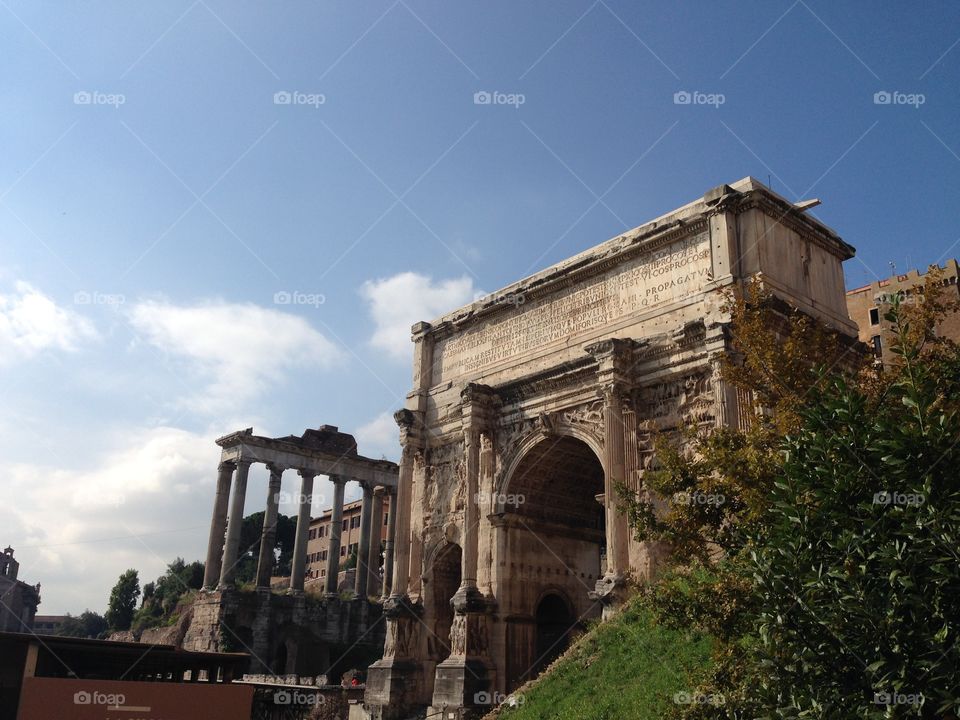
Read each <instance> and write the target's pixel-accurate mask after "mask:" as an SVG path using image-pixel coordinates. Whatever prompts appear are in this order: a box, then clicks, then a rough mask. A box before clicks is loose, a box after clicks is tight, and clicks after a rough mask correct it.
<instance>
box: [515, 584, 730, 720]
mask: <svg viewBox="0 0 960 720" xmlns="http://www.w3.org/2000/svg"><path fill="white" fill-rule="evenodd" d="M643 603H644V600H643V599H641V598H635V599H634V600H633V601H631V602H630V604H629V605H628V606H627V607H626V608H625V609H624V610H623V612H621V613H620V614H619V615H618V616H617V617H616V618H614V619H613V620H611V621H609V622H606V623H600V624H598V625H596V626H595V627H594V628H593V629H592V630H591V631H590V632H589V633H587V634H586V635H584V636H583V637H582V638H580V639H579V640H578V641H577V642H576V643H575V644H574V645H573V647H571V648H570V649H569V650H568V651H567V653H565V654H564V656H563V657H561V658H560V659H559V660H558V661H557V662H555V663H554V664H553V666H552V667H551V668H550V669H549V670H548V671H547V672H546V673H544V674H543V675H542V676H541V677H540V678H538V679H537V680H534V681H533V682H532V683H528V684H527V685H525V686H524V687H522V688H520V689H518V690H517V692H516V693H515V694H514V695H515V696H516V697H517V698H518V699H522V704H520V705H518V706H516V707H513V708H508V707H505V706H501V709H500V712H499V720H558V719H559V720H567V719H568V718H569V719H570V720H608V719H609V720H633V719H635V720H653V719H654V718H656V719H657V720H659V719H660V718H663V717H665V716H666V711H667V709H668V708H670V707H672V706H673V705H674V702H673V696H674V694H675V693H678V692H681V691H691V690H693V689H694V688H696V686H697V685H698V683H699V681H700V680H701V679H702V678H703V677H705V676H706V674H707V673H708V671H709V669H710V666H711V652H712V649H713V646H714V641H713V639H712V638H711V637H709V636H707V635H704V634H702V633H698V632H696V631H692V630H691V631H689V632H687V631H683V630H675V629H670V628H666V627H663V626H661V625H657V624H656V622H655V621H654V619H653V614H652V613H651V612H650V610H649V609H648V608H647V607H645V606H644V604H643Z"/></svg>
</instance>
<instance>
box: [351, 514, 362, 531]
mask: <svg viewBox="0 0 960 720" xmlns="http://www.w3.org/2000/svg"><path fill="white" fill-rule="evenodd" d="M350 527H351V529H352V528H358V527H360V516H359V515H354V516H353V517H352V518H350Z"/></svg>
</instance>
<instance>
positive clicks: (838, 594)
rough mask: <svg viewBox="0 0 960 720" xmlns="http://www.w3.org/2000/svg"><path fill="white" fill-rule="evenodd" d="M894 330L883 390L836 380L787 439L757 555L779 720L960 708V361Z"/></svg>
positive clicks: (767, 661) (769, 677)
mask: <svg viewBox="0 0 960 720" xmlns="http://www.w3.org/2000/svg"><path fill="white" fill-rule="evenodd" d="M887 320H888V321H889V322H890V323H891V324H892V325H893V327H894V328H895V330H896V332H897V343H896V345H895V347H894V348H893V352H894V353H895V355H896V356H897V357H898V359H899V362H898V367H897V368H896V369H895V374H894V377H893V378H892V380H891V382H889V383H887V385H886V387H885V388H884V392H883V393H882V394H881V395H879V396H877V397H873V396H871V395H870V394H869V393H868V392H865V391H864V389H862V388H859V387H857V386H856V385H855V384H852V383H849V382H847V381H845V380H843V379H840V378H836V379H834V380H833V381H832V382H831V383H830V385H829V386H827V387H826V388H825V389H824V391H823V392H822V393H821V394H820V395H819V396H818V397H817V399H816V401H815V402H811V403H809V404H808V406H807V407H806V408H805V409H804V410H803V411H802V412H801V417H802V422H801V425H800V427H799V429H798V431H797V432H796V433H793V434H791V435H790V436H788V437H787V438H785V439H784V441H783V449H784V451H785V462H784V466H783V471H782V475H781V477H780V478H779V479H778V481H777V482H776V483H775V485H774V489H773V492H772V502H771V509H770V514H771V521H770V524H769V527H768V529H767V532H766V534H765V536H764V537H763V538H762V542H759V543H758V544H757V548H756V551H755V553H754V556H753V557H754V560H755V562H754V572H755V575H756V579H757V593H758V599H759V600H760V613H759V621H760V638H761V640H762V644H761V646H760V664H759V666H758V668H759V669H758V673H757V674H758V675H759V677H760V678H761V680H762V682H761V683H760V685H759V687H760V688H761V689H762V696H763V699H764V705H765V706H766V707H767V708H769V709H771V710H773V711H774V712H775V714H776V717H783V718H795V717H796V718H799V717H816V718H834V717H843V718H885V717H925V718H948V717H956V715H957V713H960V672H958V669H960V644H958V640H960V382H958V378H960V356H958V355H957V354H956V353H953V354H952V356H951V354H950V353H938V355H937V356H935V357H934V356H926V357H925V356H924V355H923V337H924V333H921V334H919V335H918V334H916V333H915V332H914V330H915V329H916V328H913V327H911V324H910V322H909V320H908V319H907V317H906V315H905V314H904V313H902V312H901V311H900V308H899V307H897V306H896V304H895V306H894V308H893V309H892V310H891V312H890V313H889V314H888V316H887Z"/></svg>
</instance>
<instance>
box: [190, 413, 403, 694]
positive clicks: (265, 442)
mask: <svg viewBox="0 0 960 720" xmlns="http://www.w3.org/2000/svg"><path fill="white" fill-rule="evenodd" d="M217 444H218V445H219V446H220V448H221V455H220V466H219V472H218V476H217V487H216V495H215V499H214V508H213V517H212V520H211V523H210V540H209V544H208V547H207V560H206V566H205V572H204V581H203V585H204V589H203V591H202V593H201V594H200V596H199V597H198V599H197V600H196V602H194V604H193V606H192V608H191V610H190V616H189V619H188V620H189V621H188V622H187V623H185V626H184V628H183V637H182V638H179V639H178V643H177V644H180V645H182V647H183V648H184V649H187V650H196V651H204V652H214V651H222V650H237V651H244V652H248V653H250V654H251V657H252V659H251V667H250V668H248V672H249V673H254V674H256V673H259V674H267V675H271V676H291V675H293V676H297V677H300V676H306V677H317V676H327V677H328V678H329V679H330V680H332V681H334V682H336V681H337V680H339V677H338V674H339V673H341V672H343V671H344V670H347V669H350V668H351V667H355V666H357V665H362V666H364V667H365V666H366V665H367V664H368V663H369V658H370V657H371V655H372V656H374V657H375V656H376V655H379V652H380V650H381V648H382V647H383V641H384V624H383V622H382V621H381V614H380V613H381V611H380V605H379V603H378V602H376V599H378V598H379V595H380V593H381V588H380V587H379V583H380V576H379V568H380V546H379V543H377V544H374V543H371V542H370V538H371V536H372V535H373V534H374V532H377V531H378V530H379V529H376V530H375V529H374V528H373V522H374V512H373V509H374V507H375V505H377V504H378V503H379V502H382V498H383V497H384V496H385V495H390V496H392V494H393V493H394V492H395V490H396V486H397V472H398V468H397V465H396V464H395V463H392V462H389V461H387V460H374V459H371V458H367V457H363V456H362V455H359V454H358V453H357V443H356V440H354V438H353V436H352V435H348V434H347V433H342V432H340V431H339V430H338V428H337V427H335V426H332V425H322V426H321V427H320V428H318V429H316V430H312V429H310V430H307V431H306V432H304V433H303V435H300V436H296V435H288V436H286V437H280V438H268V437H264V436H260V435H254V434H253V429H252V428H248V429H246V430H243V431H240V432H235V433H231V434H229V435H225V436H223V437H221V438H219V439H218V440H217ZM253 463H263V464H265V465H266V466H267V467H268V469H269V471H270V479H269V482H268V488H267V498H266V511H265V512H264V519H263V530H262V534H261V541H260V555H259V562H258V565H257V573H256V581H255V588H254V590H253V591H252V592H243V591H241V590H240V589H239V588H237V587H236V584H235V579H236V564H237V559H238V557H239V554H240V551H241V549H240V547H239V544H240V527H241V525H242V523H243V506H244V499H245V495H246V492H247V478H248V475H249V472H250V466H251V465H252V464H253ZM286 470H296V471H297V473H298V474H299V476H300V491H299V493H298V495H297V508H298V514H297V528H296V536H295V539H294V550H293V559H292V567H291V573H290V579H289V586H288V588H287V590H286V593H285V594H278V593H276V592H274V591H273V590H272V589H271V582H270V580H271V575H272V570H273V566H274V562H275V559H276V558H275V557H274V554H273V548H274V545H275V533H276V524H277V512H278V502H279V495H280V483H281V478H282V475H283V473H284V472H285V471H286ZM317 475H325V476H327V477H329V478H330V480H331V482H332V483H333V487H334V501H333V522H332V523H331V525H330V529H331V532H330V538H329V547H330V553H329V555H328V567H327V573H326V576H325V580H326V583H325V587H324V590H325V592H324V594H323V595H322V597H319V598H314V597H308V595H307V594H306V593H305V592H304V583H305V579H306V574H307V573H306V559H307V542H308V531H309V527H310V509H311V504H312V500H313V483H314V478H315V477H316V476H317ZM350 481H356V482H358V483H359V484H360V487H361V488H362V490H363V511H362V514H361V534H360V549H359V554H358V562H357V572H356V576H355V578H356V580H355V583H356V584H355V587H354V594H353V597H350V598H346V597H342V596H341V595H340V593H339V592H338V589H337V583H336V580H337V570H338V567H339V565H338V564H339V559H340V553H339V546H340V527H341V526H340V519H341V514H342V509H343V498H344V487H345V485H346V483H347V482H350ZM231 490H232V493H231ZM376 517H379V512H378V513H377V514H376ZM392 563H393V542H392V540H391V539H389V538H388V541H387V543H386V549H385V557H384V565H385V569H386V572H385V577H386V578H389V577H390V574H391V573H390V572H389V569H390V566H391V565H392ZM369 594H374V595H376V596H377V598H374V599H371V598H370V597H368V595H369Z"/></svg>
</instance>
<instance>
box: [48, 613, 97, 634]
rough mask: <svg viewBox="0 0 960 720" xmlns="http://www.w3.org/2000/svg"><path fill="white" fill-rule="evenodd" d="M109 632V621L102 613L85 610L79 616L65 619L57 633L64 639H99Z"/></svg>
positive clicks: (69, 616)
mask: <svg viewBox="0 0 960 720" xmlns="http://www.w3.org/2000/svg"><path fill="white" fill-rule="evenodd" d="M106 631H107V620H106V618H104V617H103V615H101V614H100V613H96V612H93V611H92V610H84V611H83V612H82V613H80V614H79V615H76V616H74V615H70V614H69V613H67V616H66V617H65V618H64V620H63V623H62V624H61V625H60V628H59V630H58V631H57V634H58V635H62V636H64V637H78V638H99V637H100V636H101V635H104V634H105V633H106Z"/></svg>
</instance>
